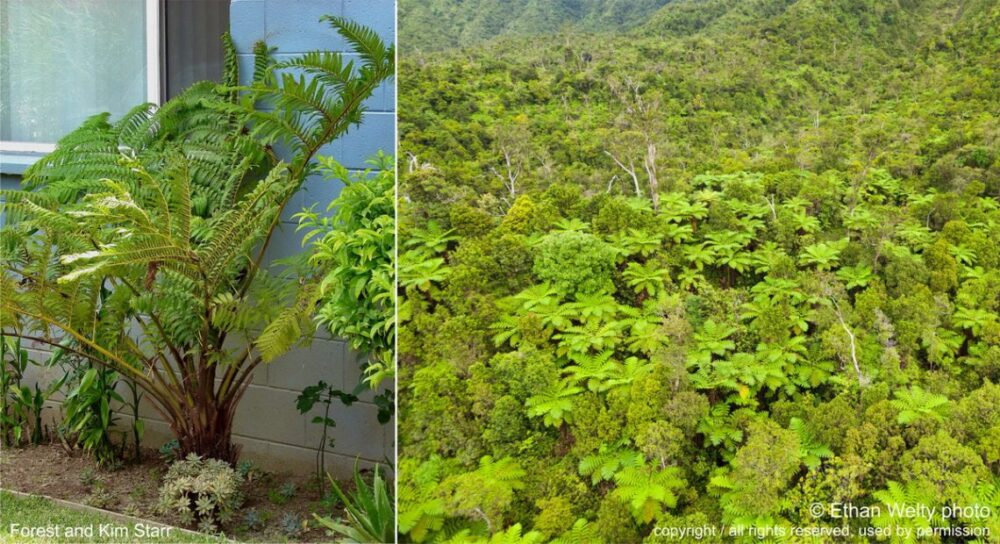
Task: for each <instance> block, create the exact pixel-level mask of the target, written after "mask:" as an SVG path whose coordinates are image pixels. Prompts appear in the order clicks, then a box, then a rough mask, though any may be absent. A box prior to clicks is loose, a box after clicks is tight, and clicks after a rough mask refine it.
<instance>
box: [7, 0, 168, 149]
mask: <svg viewBox="0 0 1000 544" xmlns="http://www.w3.org/2000/svg"><path fill="white" fill-rule="evenodd" d="M159 25H160V13H159V2H158V0H47V1H45V2H39V1H38V0H0V150H2V151H43V152H44V151H49V150H51V149H52V148H53V144H54V142H55V141H56V140H58V139H59V138H60V137H61V136H62V135H64V134H66V133H67V132H69V131H70V130H72V129H74V128H76V127H77V126H79V125H80V123H81V122H82V121H83V120H84V119H86V118H87V117H89V116H91V115H93V114H95V113H99V112H104V111H106V112H110V113H111V114H112V116H113V117H116V116H119V115H121V114H123V113H125V112H127V111H128V110H129V109H130V108H132V107H133V106H135V105H136V104H139V103H141V102H145V101H149V102H159V101H160V63H159V40H160V32H159V28H160V26H159Z"/></svg>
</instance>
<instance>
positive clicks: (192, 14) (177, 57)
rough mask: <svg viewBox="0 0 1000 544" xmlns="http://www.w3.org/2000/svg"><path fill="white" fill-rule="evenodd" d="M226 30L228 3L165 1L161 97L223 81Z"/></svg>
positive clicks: (214, 0) (227, 27) (188, 0)
mask: <svg viewBox="0 0 1000 544" xmlns="http://www.w3.org/2000/svg"><path fill="white" fill-rule="evenodd" d="M228 29H229V0H198V1H196V2H193V1H191V0H165V2H164V5H163V36H164V49H165V52H164V55H163V57H164V58H163V61H164V67H163V68H164V69H163V72H164V78H163V80H164V86H163V87H164V88H163V91H164V93H163V95H164V98H173V97H174V96H177V93H179V92H181V91H183V90H184V89H186V88H188V87H189V86H190V85H191V84H192V83H195V82H197V81H203V80H206V79H210V80H212V81H221V80H222V70H223V65H224V64H225V61H224V58H225V53H224V52H223V50H222V40H221V37H222V34H223V33H224V32H225V31H226V30H228Z"/></svg>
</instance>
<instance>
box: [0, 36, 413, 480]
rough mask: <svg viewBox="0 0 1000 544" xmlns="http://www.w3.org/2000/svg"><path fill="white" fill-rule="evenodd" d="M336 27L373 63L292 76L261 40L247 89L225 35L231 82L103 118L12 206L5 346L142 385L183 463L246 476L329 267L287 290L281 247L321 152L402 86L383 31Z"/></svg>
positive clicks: (344, 61)
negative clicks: (385, 93)
mask: <svg viewBox="0 0 1000 544" xmlns="http://www.w3.org/2000/svg"><path fill="white" fill-rule="evenodd" d="M324 20H325V21H327V22H328V23H330V24H331V26H332V27H333V28H334V29H335V30H336V31H337V32H338V33H340V35H341V36H343V37H344V38H345V39H346V40H347V41H348V43H350V44H351V46H353V49H354V50H355V52H356V53H357V58H359V59H360V62H359V63H358V64H357V65H355V63H354V61H349V60H348V58H347V57H344V56H342V55H340V54H338V53H332V52H320V51H316V52H312V53H307V54H305V55H303V56H300V57H297V58H293V59H291V60H287V61H284V62H281V63H276V64H275V63H272V62H271V61H270V60H269V57H268V55H267V51H268V49H267V47H266V46H265V45H263V44H258V45H257V47H256V48H255V51H257V52H258V58H257V63H256V66H255V68H256V69H255V77H254V80H253V82H252V83H251V84H250V85H247V86H242V87H241V86H238V85H237V83H238V73H239V67H238V66H237V61H236V54H235V50H234V49H233V47H232V43H231V41H230V40H229V39H228V37H226V38H224V43H225V44H226V49H227V62H226V74H225V79H224V84H223V85H216V84H213V83H210V82H202V83H199V84H196V85H194V86H193V87H192V88H191V89H189V90H188V91H186V92H185V93H182V94H181V95H180V96H178V97H177V98H175V99H173V100H171V101H169V102H167V103H166V104H164V105H163V106H162V107H160V108H156V107H155V106H153V105H151V104H144V105H141V106H139V107H137V108H135V109H133V110H132V111H131V112H130V113H129V114H127V115H126V116H125V117H124V118H123V119H121V120H119V121H117V122H115V123H110V122H109V121H108V116H107V115H106V114H104V115H99V116H95V117H93V118H91V119H90V120H88V121H87V122H86V123H85V124H84V125H83V126H82V127H80V128H79V129H77V130H76V131H74V132H72V133H71V134H69V135H67V136H66V137H65V138H63V139H62V140H61V141H60V142H59V144H58V146H57V148H56V150H55V151H54V152H53V153H51V154H50V155H48V156H47V157H46V158H45V159H43V160H41V161H39V162H38V163H37V164H36V165H34V166H33V167H32V168H31V169H30V170H29V171H28V172H27V173H26V175H25V178H24V185H25V187H24V189H25V190H23V191H6V192H5V193H4V194H3V196H4V200H5V201H6V203H5V204H4V208H3V210H4V212H5V214H6V220H7V224H6V225H5V226H4V227H3V232H2V239H3V244H2V275H0V326H2V329H3V334H5V335H12V336H19V337H21V338H26V339H30V340H33V341H36V342H39V343H43V344H49V345H52V346H57V347H61V348H62V349H63V350H66V351H68V352H72V353H74V354H76V355H78V356H80V357H83V358H86V359H89V360H91V361H93V362H94V363H97V364H101V365H105V366H107V367H109V368H112V369H114V370H115V371H117V372H119V373H120V374H122V375H123V376H126V377H128V378H129V379H130V380H133V381H134V382H135V383H136V384H137V385H138V387H140V388H141V389H142V390H143V391H144V392H145V394H146V398H148V399H150V400H151V401H152V404H153V406H154V408H155V409H156V410H157V411H158V412H159V413H160V414H161V415H162V416H163V418H164V420H165V421H166V422H167V423H168V425H169V426H170V428H171V430H172V431H173V433H174V434H175V435H176V437H177V440H178V442H179V445H180V455H181V456H182V457H185V456H187V455H188V454H191V453H194V454H198V455H200V456H202V457H211V458H217V459H222V460H225V461H229V462H234V461H235V460H236V459H237V457H238V449H237V448H236V447H235V446H234V445H233V443H232V440H231V433H232V425H233V417H234V414H235V409H236V406H237V404H238V403H239V401H240V399H241V398H242V396H243V394H244V392H245V391H246V388H247V386H248V385H249V383H250V381H251V378H252V376H253V373H254V371H255V369H257V368H258V366H259V365H260V364H261V363H264V362H266V361H270V360H272V359H274V358H275V357H276V356H277V355H279V354H280V353H282V352H283V351H286V350H287V349H290V348H291V347H292V345H293V344H294V343H295V342H297V341H299V340H300V339H302V338H306V337H308V336H309V335H308V333H309V332H310V331H311V330H312V329H311V327H312V319H311V315H312V313H313V311H314V307H315V302H316V297H317V296H318V293H319V289H318V288H317V285H318V283H319V278H320V276H321V275H322V271H306V274H305V277H303V278H302V280H301V281H298V282H291V281H282V278H280V274H281V273H280V272H279V273H277V274H271V273H268V271H267V263H266V257H265V255H266V250H267V247H268V244H269V242H270V240H271V239H272V237H273V235H274V232H275V230H276V228H277V227H278V225H279V223H280V217H281V213H282V210H283V209H284V208H285V207H286V205H287V204H288V203H289V202H290V200H291V198H292V196H293V195H294V194H295V193H296V192H297V191H298V190H299V188H300V187H301V185H302V183H303V181H304V180H305V179H306V177H307V176H308V175H309V174H310V173H312V172H313V171H314V169H315V168H316V166H315V161H314V160H313V159H314V158H315V156H316V154H317V153H318V152H319V150H320V149H321V148H322V147H323V146H324V145H326V144H328V143H329V142H331V141H332V140H334V139H336V138H338V137H339V136H341V135H343V134H344V133H345V132H346V131H347V130H348V129H349V128H350V127H351V126H352V125H354V124H357V123H358V122H360V120H361V116H362V112H363V103H364V101H365V100H366V99H367V98H368V97H370V96H371V95H372V93H373V92H374V91H375V89H376V88H377V87H378V86H379V85H380V84H381V83H382V82H383V81H385V80H386V79H388V78H390V77H392V75H393V73H394V52H393V47H392V46H387V45H386V44H384V43H383V42H382V40H381V39H379V37H378V36H377V35H376V34H375V33H374V32H373V31H371V30H369V29H367V28H365V27H362V26H359V25H357V24H355V23H352V22H350V21H347V20H344V19H341V18H336V17H324ZM261 101H263V102H266V103H267V104H268V105H269V106H270V107H269V108H268V109H266V110H258V109H256V108H255V105H256V104H257V103H258V102H261ZM276 144H278V145H282V146H284V147H285V148H287V149H288V150H289V151H290V153H289V155H290V156H289V159H288V160H287V161H284V160H280V159H279V158H278V154H277V153H276V152H275V151H274V147H273V146H274V145H276ZM255 331H262V332H255Z"/></svg>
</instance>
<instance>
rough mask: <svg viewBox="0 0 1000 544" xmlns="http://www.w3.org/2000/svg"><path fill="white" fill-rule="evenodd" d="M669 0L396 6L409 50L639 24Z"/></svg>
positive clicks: (441, 0)
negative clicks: (496, 38) (558, 31)
mask: <svg viewBox="0 0 1000 544" xmlns="http://www.w3.org/2000/svg"><path fill="white" fill-rule="evenodd" d="M669 1H670V0H504V1H502V2H498V1H497V0H426V1H411V2H400V3H399V25H400V34H401V35H404V36H406V43H405V44H401V45H402V47H403V48H404V49H406V50H407V51H409V52H414V51H434V50H439V49H446V48H452V47H459V46H461V47H467V46H469V45H474V44H477V43H479V42H483V41H487V40H489V39H491V38H495V37H497V36H525V35H534V34H551V33H552V32H554V31H556V30H565V29H577V30H594V31H610V30H623V29H630V28H632V27H635V26H638V25H641V24H642V23H644V22H645V21H646V19H647V18H648V17H649V16H650V15H652V14H653V13H655V12H656V10H657V9H659V8H660V7H661V6H663V5H664V4H666V3H667V2H669Z"/></svg>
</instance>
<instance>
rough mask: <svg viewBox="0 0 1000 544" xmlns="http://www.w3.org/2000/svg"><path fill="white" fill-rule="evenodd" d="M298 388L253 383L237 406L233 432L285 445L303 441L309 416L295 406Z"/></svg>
mask: <svg viewBox="0 0 1000 544" xmlns="http://www.w3.org/2000/svg"><path fill="white" fill-rule="evenodd" d="M296 397H298V392H296V391H286V390H282V389H273V388H270V387H261V386H256V385H253V386H250V387H249V388H247V391H246V394H245V395H244V396H243V401H242V402H241V403H240V405H239V407H238V408H237V409H236V421H235V423H234V425H233V432H234V433H236V434H239V435H241V436H246V437H249V438H258V439H261V440H269V441H274V442H282V443H285V444H302V443H303V441H304V440H305V427H306V424H305V418H304V417H302V415H301V414H299V412H298V410H296V409H295V398H296Z"/></svg>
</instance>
